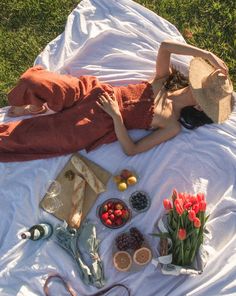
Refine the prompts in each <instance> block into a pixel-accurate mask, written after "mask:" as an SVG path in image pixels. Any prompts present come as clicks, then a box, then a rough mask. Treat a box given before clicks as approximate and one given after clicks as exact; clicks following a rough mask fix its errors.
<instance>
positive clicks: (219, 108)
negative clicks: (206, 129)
mask: <svg viewBox="0 0 236 296" xmlns="http://www.w3.org/2000/svg"><path fill="white" fill-rule="evenodd" d="M189 82H190V86H191V89H192V94H193V96H194V98H195V100H196V101H197V103H198V104H199V105H200V106H201V108H202V110H203V111H204V113H205V114H206V115H207V116H208V117H210V118H211V119H212V120H213V122H214V123H222V122H224V121H225V120H226V119H227V118H228V117H229V115H230V113H231V112H232V109H233V95H232V92H233V86H232V82H231V81H230V79H229V78H228V77H227V78H226V77H225V76H224V75H223V74H222V73H220V72H219V71H217V70H216V69H215V68H214V67H213V66H212V65H210V64H209V63H207V62H206V61H205V60H203V59H202V58H199V57H196V58H193V59H192V61H191V62H190V68H189Z"/></svg>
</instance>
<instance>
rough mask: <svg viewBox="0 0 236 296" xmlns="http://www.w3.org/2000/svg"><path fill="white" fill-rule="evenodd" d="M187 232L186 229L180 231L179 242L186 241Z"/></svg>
mask: <svg viewBox="0 0 236 296" xmlns="http://www.w3.org/2000/svg"><path fill="white" fill-rule="evenodd" d="M186 236H187V234H186V230H185V229H184V228H180V229H179V231H178V239H179V240H181V241H182V240H185V239H186Z"/></svg>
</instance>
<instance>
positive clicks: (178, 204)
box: [174, 198, 184, 216]
mask: <svg viewBox="0 0 236 296" xmlns="http://www.w3.org/2000/svg"><path fill="white" fill-rule="evenodd" d="M174 203H175V209H176V212H177V213H178V214H179V215H180V216H181V215H182V214H183V212H184V209H183V202H182V200H181V199H178V198H176V200H175V202H174Z"/></svg>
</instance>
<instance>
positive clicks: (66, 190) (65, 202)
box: [40, 153, 111, 222]
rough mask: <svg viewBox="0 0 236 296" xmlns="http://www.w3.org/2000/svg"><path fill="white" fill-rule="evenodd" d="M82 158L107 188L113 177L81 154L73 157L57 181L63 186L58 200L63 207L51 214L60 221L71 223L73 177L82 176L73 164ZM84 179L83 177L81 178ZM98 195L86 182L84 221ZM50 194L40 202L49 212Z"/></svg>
mask: <svg viewBox="0 0 236 296" xmlns="http://www.w3.org/2000/svg"><path fill="white" fill-rule="evenodd" d="M75 156H76V157H78V158H80V159H81V160H82V161H83V162H84V163H85V164H86V165H87V166H88V168H89V169H90V170H91V171H92V172H93V173H94V174H95V176H96V177H97V178H98V179H99V180H100V181H101V182H102V183H103V184H104V186H105V187H106V185H107V182H108V180H109V179H110V177H111V173H110V172H108V171H107V170H105V169H104V168H102V167H101V166H100V165H98V164H96V163H95V162H93V161H91V160H89V159H88V158H86V157H84V156H82V155H80V154H79V153H75V154H73V155H72V156H71V158H70V160H69V161H68V162H67V163H66V165H65V166H64V168H63V169H62V170H61V172H60V173H59V175H58V176H57V178H56V180H57V181H58V182H59V183H60V184H61V192H60V194H59V195H58V196H57V198H58V199H59V200H60V201H61V202H62V206H61V207H60V208H59V209H58V210H56V211H55V212H53V213H51V214H52V215H54V216H55V217H57V218H58V219H60V220H65V221H67V222H68V221H69V216H70V213H71V209H72V195H73V193H74V179H75V178H73V176H74V175H75V174H78V175H79V176H81V174H80V173H78V171H77V170H76V168H75V167H74V165H73V164H72V162H71V159H72V157H75ZM81 177H83V176H81ZM97 197H98V194H97V193H96V192H94V191H93V190H92V188H91V187H90V186H89V184H88V183H87V182H86V185H85V193H84V200H83V207H82V209H83V210H82V220H83V219H84V218H85V217H86V216H87V214H88V212H89V211H90V209H91V208H92V206H93V204H94V203H95V201H96V199H97ZM47 198H48V194H45V196H44V197H43V199H42V200H41V202H40V207H41V208H42V209H44V210H45V211H47V209H46V204H47Z"/></svg>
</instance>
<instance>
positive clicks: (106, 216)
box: [101, 212, 108, 221]
mask: <svg viewBox="0 0 236 296" xmlns="http://www.w3.org/2000/svg"><path fill="white" fill-rule="evenodd" d="M101 218H102V220H104V221H105V220H107V219H108V213H107V212H106V213H103V214H102V216H101Z"/></svg>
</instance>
